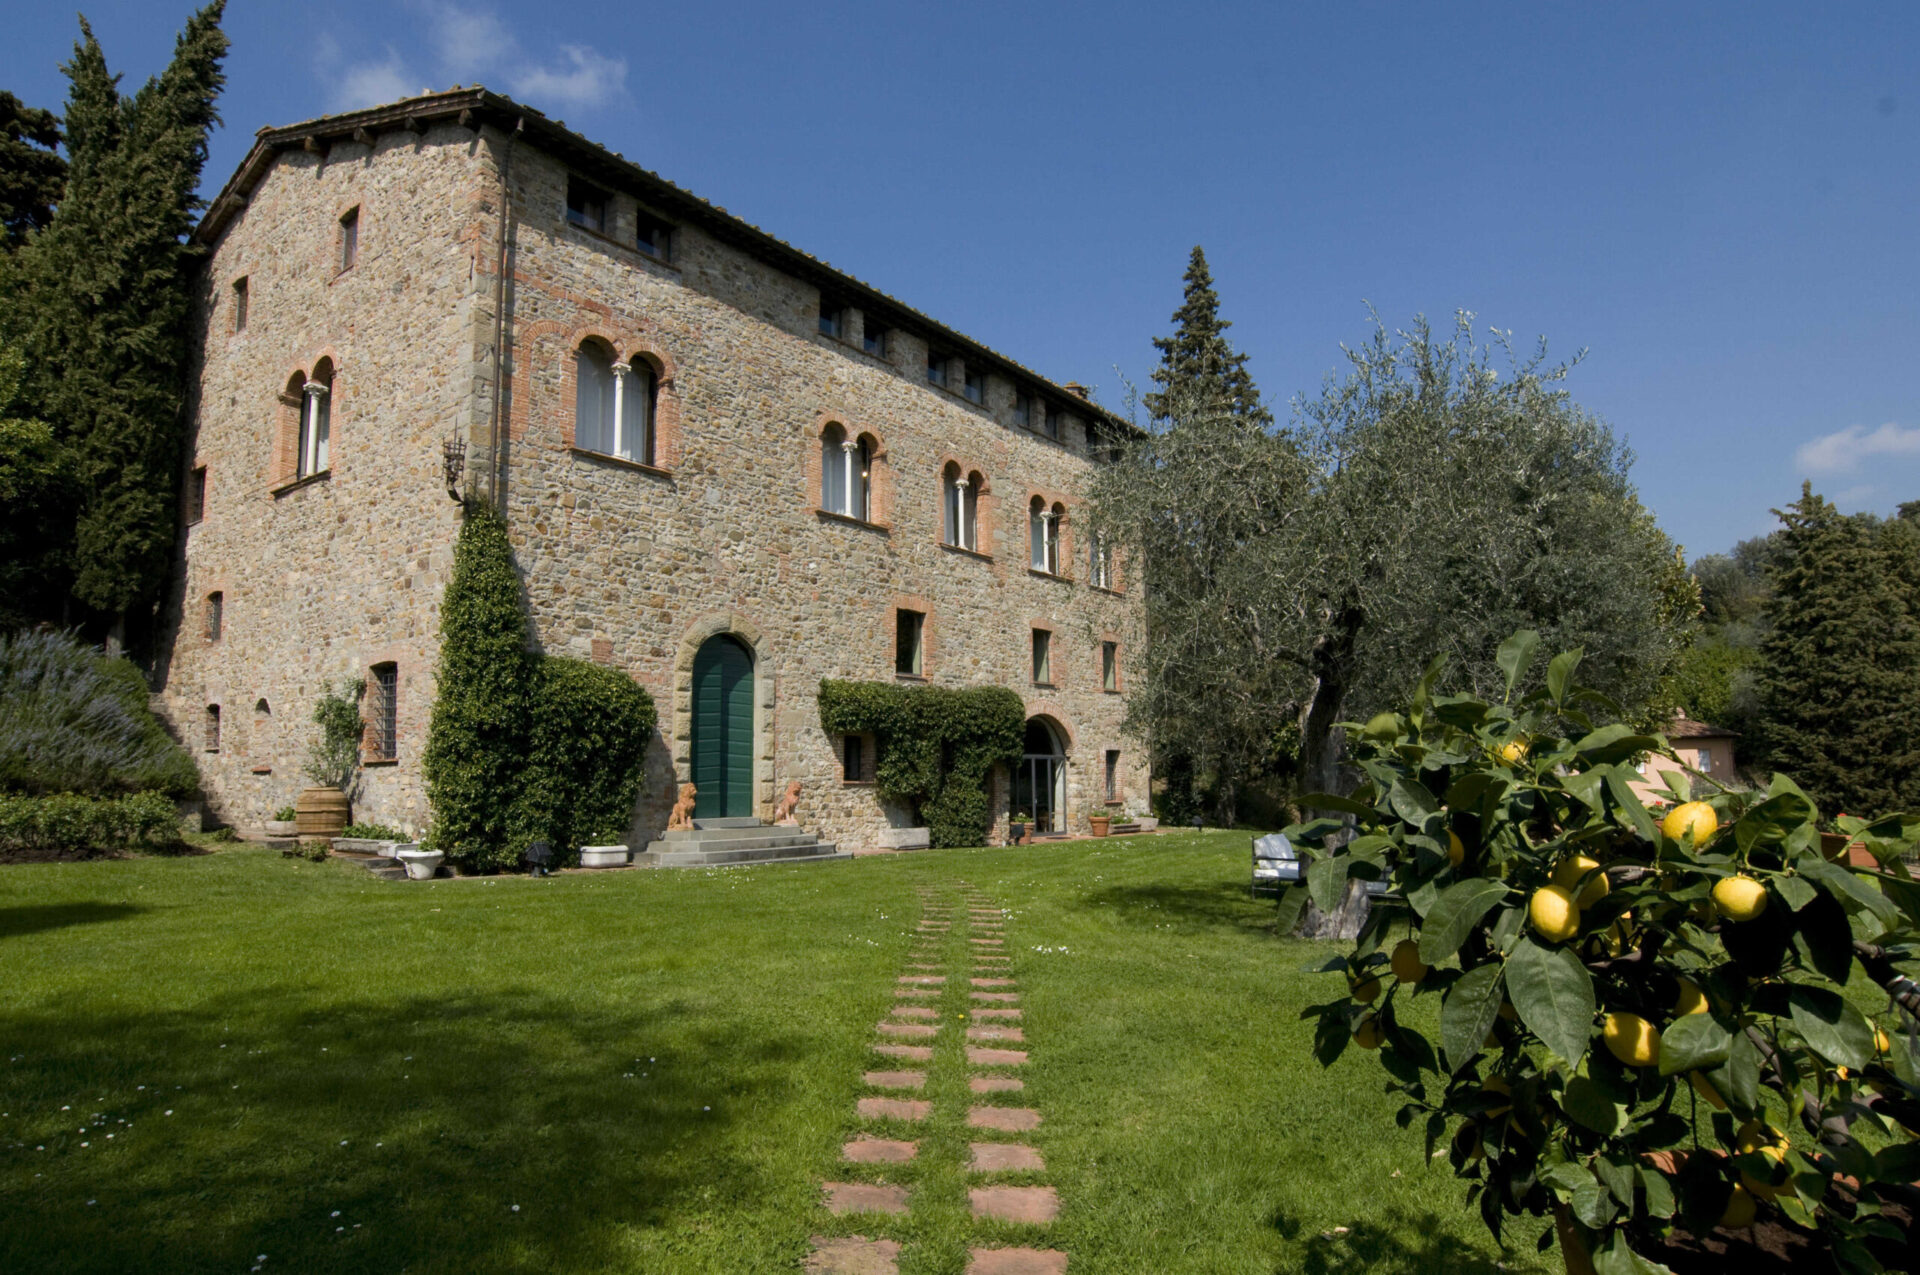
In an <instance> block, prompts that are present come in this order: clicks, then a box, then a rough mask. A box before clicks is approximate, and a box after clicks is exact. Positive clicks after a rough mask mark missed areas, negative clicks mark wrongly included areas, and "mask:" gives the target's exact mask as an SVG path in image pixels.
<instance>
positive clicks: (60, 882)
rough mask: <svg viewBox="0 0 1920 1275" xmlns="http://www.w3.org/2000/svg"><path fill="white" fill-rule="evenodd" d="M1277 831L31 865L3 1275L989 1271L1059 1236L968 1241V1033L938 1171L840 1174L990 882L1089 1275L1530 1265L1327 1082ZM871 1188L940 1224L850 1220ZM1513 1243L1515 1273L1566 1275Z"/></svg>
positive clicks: (1048, 1134)
mask: <svg viewBox="0 0 1920 1275" xmlns="http://www.w3.org/2000/svg"><path fill="white" fill-rule="evenodd" d="M1246 844H1247V842H1246V838H1245V836H1244V835H1241V834H1231V833H1218V834H1214V833H1208V834H1190V835H1186V834H1183V835H1179V836H1170V837H1159V838H1147V839H1136V840H1124V839H1117V840H1112V841H1104V842H1103V841H1083V842H1074V843H1068V844H1057V845H1043V846H1038V847H1032V848H1028V849H1013V850H976V851H932V852H921V853H916V854H909V855H897V856H889V857H884V858H874V859H864V860H859V861H856V862H853V863H842V864H832V865H815V866H808V867H798V868H760V869H752V870H746V871H728V872H711V873H709V872H671V871H661V872H623V873H613V874H608V875H598V876H595V875H577V874H576V875H568V876H565V877H562V878H558V879H554V880H549V881H532V880H526V879H518V878H510V879H501V880H497V881H447V882H439V883H435V884H433V885H431V886H428V885H414V884H404V885H403V884H397V883H387V882H381V881H375V880H373V879H372V878H370V877H368V876H367V874H366V873H364V872H363V871H362V870H361V869H359V868H357V867H354V866H351V865H347V864H340V863H323V864H308V863H301V862H298V861H294V860H285V859H282V858H281V857H280V856H279V855H277V854H274V853H271V852H266V851H261V850H257V849H253V848H249V847H240V846H236V847H230V848H226V849H224V850H222V851H221V852H219V853H215V854H210V855H206V856H202V857H196V858H185V859H133V860H126V861H120V862H101V863H87V864H55V865H44V866H24V867H22V866H16V867H8V868H4V869H0V970H4V980H0V1112H4V1115H0V1216H3V1217H4V1218H5V1222H4V1225H0V1270H7V1271H28V1270H32V1271H51V1270H102V1271H129V1270H139V1271H143V1272H159V1271H193V1272H200V1271H247V1270H249V1269H250V1268H252V1267H254V1266H256V1265H259V1266H261V1268H262V1269H263V1270H265V1271H268V1272H272V1271H286V1272H292V1271H300V1272H307V1271H399V1270H402V1269H405V1270H408V1271H414V1272H418V1271H522V1270H525V1271H542V1272H562V1271H606V1270H616V1271H639V1272H649V1273H651V1272H669V1273H677V1272H702V1271H724V1272H762V1271H797V1270H798V1269H799V1265H800V1262H801V1260H802V1258H803V1256H804V1255H805V1253H806V1252H807V1248H808V1244H807V1240H808V1236H809V1235H812V1234H818V1233H823V1232H824V1233H830V1234H833V1233H853V1232H859V1233H862V1234H865V1235H868V1236H879V1235H885V1236H890V1237H892V1238H895V1239H898V1240H900V1241H902V1243H903V1244H904V1245H905V1248H904V1249H903V1251H902V1254H901V1269H902V1270H903V1271H906V1272H912V1273H914V1275H931V1273H934V1272H942V1273H948V1275H957V1273H958V1272H960V1271H961V1270H962V1269H963V1267H964V1265H965V1250H966V1247H967V1245H968V1244H969V1243H977V1242H980V1241H982V1240H988V1241H995V1242H1005V1241H1018V1240H1019V1239H1021V1238H1024V1237H1023V1233H1022V1232H1020V1231H1019V1230H1017V1229H1014V1228H1011V1227H999V1228H994V1227H987V1226H983V1225H979V1224H976V1223H974V1222H972V1220H971V1219H970V1218H969V1216H968V1213H967V1208H966V1185H967V1183H966V1179H965V1175H964V1174H963V1173H962V1172H961V1171H960V1164H961V1161H962V1158H963V1152H964V1144H965V1143H966V1141H967V1137H966V1131H965V1127H964V1123H963V1117H964V1110H965V1105H966V1102H967V1100H968V1099H967V1095H966V1093H965V1089H964V1082H963V1080H962V1079H961V1076H962V1071H961V1068H960V1066H959V1065H958V1049H959V1043H958V1039H957V1036H958V1034H957V1033H954V1032H947V1033H943V1036H944V1037H946V1039H944V1040H943V1042H942V1044H941V1046H940V1048H941V1049H942V1050H943V1051H945V1052H943V1054H942V1056H941V1057H940V1059H938V1060H937V1062H936V1065H935V1067H934V1073H933V1081H932V1084H931V1086H930V1094H929V1096H931V1097H932V1098H933V1099H934V1101H935V1113H936V1114H935V1118H934V1119H933V1120H932V1121H931V1122H930V1125H929V1127H928V1128H926V1129H925V1130H923V1131H922V1132H921V1133H920V1134H919V1135H917V1136H919V1137H920V1138H921V1140H922V1152H921V1157H920V1160H919V1162H917V1163H915V1164H912V1165H908V1166H904V1167H902V1168H893V1169H891V1170H889V1171H887V1172H880V1171H879V1170H878V1168H877V1167H876V1168H873V1169H865V1168H863V1169H853V1168H850V1167H848V1166H844V1165H842V1164H840V1163H839V1148H840V1144H841V1142H842V1141H843V1140H844V1139H846V1138H847V1137H848V1136H850V1135H851V1134H852V1133H853V1132H855V1131H856V1130H857V1129H858V1128H860V1125H859V1123H858V1122H857V1121H856V1120H855V1119H854V1115H853V1108H854V1102H855V1099H856V1098H858V1097H860V1096H861V1095H862V1094H863V1093H864V1092H866V1091H865V1090H864V1089H863V1087H862V1085H861V1081H860V1076H861V1072H862V1071H863V1070H864V1069H866V1068H867V1067H870V1066H875V1065H884V1064H880V1063H878V1062H877V1060H876V1059H874V1058H873V1056H871V1055H870V1054H869V1053H868V1048H867V1047H868V1044H869V1042H870V1040H871V1039H872V1037H873V1024H874V1023H875V1022H877V1021H878V1020H879V1019H881V1018H882V1017H883V1016H884V1014H885V1013H886V1010H887V1008H888V1006H889V1005H890V1004H891V1003H892V999H893V994H892V993H893V987H892V984H893V978H894V976H895V975H896V974H898V973H899V972H900V969H901V966H902V964H903V962H904V960H905V959H906V958H905V953H906V950H907V947H908V945H909V938H908V931H909V930H910V929H911V928H912V925H913V923H914V921H915V919H916V918H917V916H918V905H917V903H916V900H915V893H914V891H915V888H916V887H920V886H930V887H932V888H933V889H934V890H935V891H936V892H937V893H938V895H939V897H940V898H941V899H942V900H943V901H957V900H958V898H959V883H960V882H961V881H967V882H971V883H973V884H975V885H978V886H981V887H983V888H984V889H985V890H986V891H987V892H988V893H989V894H990V895H992V896H993V898H994V899H995V900H996V901H997V902H999V903H1001V904H1003V905H1004V906H1006V907H1007V908H1009V909H1010V910H1011V912H1012V914H1013V915H1012V917H1011V918H1010V921H1009V924H1008V931H1007V937H1008V943H1009V947H1010V948H1011V950H1012V952H1013V956H1014V972H1015V973H1016V974H1017V975H1018V977H1019V978H1020V980H1021V989H1022V992H1023V1000H1024V1004H1025V1008H1026V1022H1025V1024H1024V1026H1025V1028H1026V1031H1027V1035H1028V1040H1029V1047H1030V1048H1031V1049H1032V1050H1033V1060H1032V1062H1031V1064H1030V1065H1029V1067H1028V1068H1027V1071H1026V1076H1027V1081H1028V1089H1027V1093H1026V1095H1024V1096H1025V1098H1026V1099H1027V1100H1029V1101H1030V1102H1031V1104H1032V1105H1034V1106H1036V1107H1038V1108H1039V1109H1040V1110H1041V1111H1042V1112H1043V1113H1044V1114H1045V1118H1046V1123H1045V1124H1044V1125H1043V1126H1042V1127H1041V1128H1040V1129H1039V1130H1038V1131H1037V1132H1036V1133H1034V1134H1033V1135H1031V1141H1032V1142H1033V1144H1034V1145H1036V1146H1038V1147H1039V1148H1040V1149H1041V1150H1042V1152H1043V1153H1044V1154H1045V1156H1046V1159H1047V1172H1046V1173H1045V1175H1044V1177H1043V1178H1036V1180H1044V1181H1047V1182H1050V1183H1052V1184H1053V1185H1054V1186H1056V1187H1057V1188H1058V1189H1059V1191H1060V1195H1061V1199H1062V1204H1063V1209H1062V1214H1061V1218H1060V1221H1059V1222H1058V1223H1057V1224H1056V1225H1055V1226H1054V1227H1053V1228H1051V1242H1052V1243H1054V1244H1056V1245H1058V1246H1060V1247H1063V1248H1065V1249H1067V1250H1068V1251H1069V1252H1071V1254H1072V1255H1073V1256H1072V1260H1073V1267H1072V1269H1073V1271H1074V1272H1075V1275H1092V1273H1093V1272H1122V1271H1124V1272H1142V1273H1147V1272H1151V1273H1154V1275H1160V1273H1163V1272H1196V1273H1199V1272H1204V1273H1206V1275H1217V1273H1223V1272H1260V1273H1262V1275H1271V1273H1273V1272H1282V1271H1286V1272H1291V1271H1302V1272H1319V1271H1335V1270H1339V1271H1353V1270H1381V1271H1408V1270H1441V1269H1445V1270H1448V1271H1483V1270H1485V1271H1490V1270H1492V1269H1494V1263H1495V1262H1496V1261H1497V1260H1500V1259H1501V1256H1502V1255H1501V1254H1500V1252H1499V1250H1498V1249H1497V1247H1496V1246H1495V1245H1493V1243H1492V1242H1491V1240H1490V1239H1489V1238H1488V1237H1487V1236H1486V1234H1485V1232H1484V1230H1483V1229H1482V1228H1481V1226H1480V1224H1479V1221H1478V1219H1477V1216H1476V1215H1475V1214H1474V1213H1472V1212H1470V1211H1469V1210H1468V1209H1467V1207H1466V1206H1465V1204H1464V1203H1463V1202H1462V1191H1461V1188H1460V1185H1459V1184H1457V1183H1455V1182H1454V1181H1453V1180H1452V1179H1451V1178H1450V1177H1449V1176H1448V1175H1447V1173H1446V1171H1445V1170H1444V1168H1441V1169H1436V1170H1434V1171H1432V1172H1428V1171H1426V1170H1424V1169H1423V1167H1422V1152H1421V1146H1420V1140H1419V1137H1418V1135H1417V1134H1416V1133H1403V1132H1401V1131H1400V1130H1398V1129H1396V1128H1395V1127H1394V1126H1393V1123H1392V1119H1391V1116H1392V1112H1393V1110H1394V1109H1395V1107H1396V1106H1397V1100H1396V1099H1395V1098H1394V1097H1392V1096H1390V1095H1387V1094H1384V1093H1383V1092H1382V1073H1381V1071H1380V1070H1379V1068H1378V1067H1377V1066H1373V1065H1371V1064H1370V1062H1369V1061H1368V1060H1365V1059H1363V1058H1358V1057H1349V1058H1343V1059H1342V1060H1341V1062H1340V1064H1339V1065H1337V1066H1336V1067H1334V1068H1333V1069H1332V1070H1331V1071H1322V1070H1321V1068H1320V1067H1319V1066H1318V1065H1317V1064H1315V1063H1314V1062H1313V1061H1312V1058H1311V1056H1310V1054H1309V1043H1310V1035H1311V1033H1310V1025H1309V1024H1303V1023H1301V1022H1299V1021H1298V1016H1299V1011H1300V1009H1301V1007H1302V1006H1304V1005H1307V1004H1309V1003H1312V1002H1314V1001H1316V1000H1320V999H1324V998H1326V997H1327V996H1329V995H1331V994H1332V993H1333V989H1334V987H1335V986H1336V984H1335V983H1334V982H1333V978H1332V976H1314V975H1306V974H1303V973H1301V972H1300V971H1301V967H1302V966H1303V965H1304V964H1306V963H1307V962H1308V961H1309V960H1314V959H1317V953H1316V950H1315V949H1314V948H1313V947H1312V946H1311V945H1308V944H1304V943H1299V942H1294V941H1288V940H1280V939H1277V938H1276V937H1275V936H1274V934H1273V933H1272V929H1271V926H1270V924H1269V922H1268V917H1269V914H1270V905H1268V904H1265V903H1261V904H1253V903H1250V902H1248V900H1247V897H1246V886H1245V879H1246ZM950 947H951V949H952V950H953V951H954V952H955V953H958V952H959V951H960V950H961V949H963V948H964V947H965V938H964V936H963V935H962V934H960V933H957V932H956V933H955V934H954V935H953V936H952V938H951V940H950ZM1044 949H1051V950H1044ZM940 1004H941V1005H942V1007H943V1008H944V1009H946V1010H947V1011H949V1013H958V1012H961V1011H963V1010H964V1009H965V1007H966V998H965V995H964V993H963V992H962V991H961V990H960V989H959V988H957V987H956V988H953V989H950V990H949V992H948V993H947V995H946V998H945V1000H943V1001H942V1002H940ZM910 1136H912V1135H910ZM1396 1175H1397V1176H1396ZM862 1177H864V1178H871V1179H874V1180H887V1181H897V1182H906V1183H908V1184H911V1185H912V1187H913V1189H914V1196H913V1199H914V1209H913V1213H912V1214H911V1216H909V1217H906V1218H899V1219H874V1218H865V1219H861V1220H860V1221H858V1222H857V1223H856V1222H854V1221H853V1220H851V1219H839V1218H833V1217H831V1216H829V1215H828V1214H827V1213H826V1211H825V1210H824V1209H823V1208H821V1207H820V1205H819V1203H818V1200H819V1192H818V1183H819V1182H820V1181H821V1180H823V1179H834V1178H838V1179H843V1180H844V1179H848V1178H862ZM516 1206H517V1207H516ZM1340 1226H1344V1227H1347V1228H1349V1230H1348V1232H1347V1233H1345V1234H1342V1235H1333V1234H1330V1233H1331V1232H1332V1230H1333V1228H1335V1227H1340ZM1323 1233H1329V1234H1323ZM1515 1238H1516V1241H1517V1244H1518V1250H1517V1251H1516V1252H1514V1253H1512V1254H1509V1255H1507V1256H1506V1258H1505V1260H1506V1262H1507V1266H1506V1269H1508V1270H1544V1269H1549V1267H1548V1266H1546V1265H1543V1264H1542V1263H1541V1260H1540V1259H1539V1258H1537V1257H1536V1256H1535V1255H1534V1253H1533V1251H1532V1245H1531V1240H1532V1239H1533V1238H1534V1236H1533V1234H1532V1233H1531V1232H1529V1233H1525V1234H1520V1235H1517V1236H1516V1237H1515ZM261 1254H265V1255H266V1257H265V1261H264V1262H261V1261H260V1260H259V1257H260V1255H261ZM1548 1260H1549V1261H1550V1262H1551V1261H1552V1259H1548ZM1552 1268H1557V1262H1555V1263H1553V1267H1552Z"/></svg>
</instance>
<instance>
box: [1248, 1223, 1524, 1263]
mask: <svg viewBox="0 0 1920 1275" xmlns="http://www.w3.org/2000/svg"><path fill="white" fill-rule="evenodd" d="M1272 1221H1273V1226H1274V1229H1275V1230H1277V1231H1279V1232H1280V1234H1281V1235H1283V1236H1285V1237H1286V1238H1287V1239H1289V1240H1294V1241H1301V1238H1302V1229H1303V1228H1302V1227H1301V1225H1300V1222H1299V1221H1298V1219H1295V1218H1290V1217H1288V1216H1287V1215H1286V1214H1285V1213H1276V1214H1275V1215H1274V1217H1273V1219H1272ZM1303 1248H1304V1252H1303V1253H1301V1255H1300V1256H1299V1258H1298V1260H1297V1261H1296V1262H1292V1263H1289V1264H1287V1265H1285V1266H1281V1267H1278V1268H1276V1275H1283V1273H1284V1275H1295V1273H1296V1272H1297V1273H1298V1275H1333V1272H1336V1271H1343V1272H1344V1271H1356V1270H1358V1271H1408V1272H1412V1271H1435V1272H1438V1271H1445V1272H1447V1275H1495V1272H1498V1271H1502V1270H1505V1269H1506V1268H1505V1267H1504V1266H1501V1265H1499V1259H1498V1258H1497V1257H1491V1256H1489V1255H1488V1254H1486V1253H1485V1252H1483V1251H1482V1250H1480V1249H1477V1248H1473V1247H1471V1246H1469V1245H1467V1244H1465V1243H1462V1242H1461V1241H1460V1240H1459V1239H1458V1238H1456V1237H1455V1236H1453V1235H1449V1234H1447V1233H1446V1232H1445V1224H1444V1222H1443V1220H1442V1219H1441V1218H1440V1217H1439V1216H1438V1215H1436V1214H1433V1213H1426V1214H1422V1215H1419V1216H1414V1215H1411V1214H1408V1213H1405V1212H1401V1211H1398V1210H1396V1211H1393V1212H1391V1213H1388V1214H1386V1215H1383V1216H1382V1217H1381V1218H1380V1219H1379V1220H1378V1221H1374V1222H1358V1223H1350V1224H1348V1226H1347V1230H1346V1233H1345V1234H1344V1235H1342V1234H1336V1233H1334V1232H1332V1231H1322V1232H1314V1233H1312V1234H1309V1235H1307V1236H1306V1237H1305V1239H1304V1242H1303Z"/></svg>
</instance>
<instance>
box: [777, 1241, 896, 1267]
mask: <svg viewBox="0 0 1920 1275" xmlns="http://www.w3.org/2000/svg"><path fill="white" fill-rule="evenodd" d="M899 1257H900V1246H899V1245H898V1244H896V1243H895V1242H894V1241H892V1240H870V1239H868V1238H867V1237H866V1236H864V1235H843V1236H838V1237H835V1238H832V1239H829V1238H828V1237H827V1236H825V1235H816V1236H814V1237H813V1252H811V1253H809V1254H807V1263H806V1265H805V1266H804V1267H802V1268H801V1269H803V1270H804V1271H805V1272H806V1275H899V1272H900V1263H899Z"/></svg>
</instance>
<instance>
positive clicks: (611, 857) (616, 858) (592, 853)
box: [580, 846, 631, 868]
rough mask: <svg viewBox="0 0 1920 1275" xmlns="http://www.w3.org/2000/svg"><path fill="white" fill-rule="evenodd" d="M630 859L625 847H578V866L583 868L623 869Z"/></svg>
mask: <svg viewBox="0 0 1920 1275" xmlns="http://www.w3.org/2000/svg"><path fill="white" fill-rule="evenodd" d="M630 857H631V856H630V854H629V853H628V851H627V848H626V847H625V846H581V847H580V866H581V867H583V868H624V867H626V866H627V861H628V859H629V858H630Z"/></svg>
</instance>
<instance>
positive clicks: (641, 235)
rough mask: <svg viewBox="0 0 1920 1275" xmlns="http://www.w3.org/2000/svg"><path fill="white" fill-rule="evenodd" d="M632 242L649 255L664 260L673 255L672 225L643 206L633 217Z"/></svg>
mask: <svg viewBox="0 0 1920 1275" xmlns="http://www.w3.org/2000/svg"><path fill="white" fill-rule="evenodd" d="M633 243H634V247H636V248H638V249H640V251H641V252H644V253H646V254H647V255H648V256H649V257H654V258H657V259H659V260H661V261H665V260H667V258H669V257H670V256H672V255H673V253H672V245H673V227H672V226H669V225H668V224H667V223H666V222H664V221H661V220H660V219H659V218H658V217H656V216H654V215H653V214H652V213H650V212H648V211H646V210H645V209H644V208H643V209H641V210H640V211H639V213H638V214H637V215H636V216H635V218H634V231H633Z"/></svg>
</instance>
